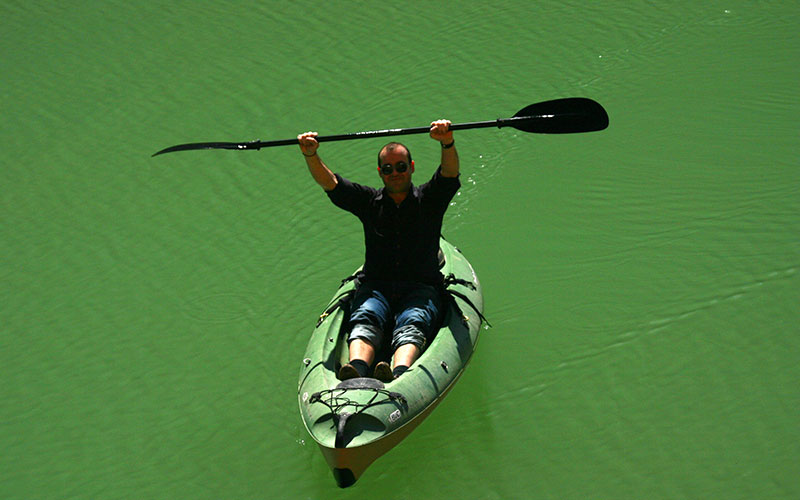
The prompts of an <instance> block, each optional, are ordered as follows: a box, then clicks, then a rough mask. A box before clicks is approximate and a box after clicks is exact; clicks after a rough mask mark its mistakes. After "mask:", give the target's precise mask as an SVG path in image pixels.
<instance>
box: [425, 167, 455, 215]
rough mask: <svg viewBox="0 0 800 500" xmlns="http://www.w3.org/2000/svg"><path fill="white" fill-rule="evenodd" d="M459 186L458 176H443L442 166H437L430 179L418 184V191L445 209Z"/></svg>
mask: <svg viewBox="0 0 800 500" xmlns="http://www.w3.org/2000/svg"><path fill="white" fill-rule="evenodd" d="M460 187H461V181H460V180H459V178H458V177H445V176H443V175H442V167H441V166H439V168H437V169H436V172H434V173H433V177H431V180H430V181H428V182H426V183H425V184H423V185H422V186H420V191H422V194H423V196H424V197H425V198H427V199H429V200H430V201H432V202H433V203H435V204H436V205H437V206H439V207H440V208H442V210H445V209H447V206H448V205H449V204H450V200H452V199H453V196H455V195H456V193H457V192H458V190H459V188H460Z"/></svg>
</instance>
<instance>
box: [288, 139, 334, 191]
mask: <svg viewBox="0 0 800 500" xmlns="http://www.w3.org/2000/svg"><path fill="white" fill-rule="evenodd" d="M297 142H298V143H299V144H300V151H301V152H302V153H303V156H304V157H305V159H306V165H307V166H308V171H309V172H310V173H311V177H313V178H314V180H315V181H317V184H319V185H320V186H322V189H324V190H325V191H333V189H334V188H336V185H337V184H338V181H337V180H336V176H335V175H333V172H331V171H330V169H329V168H328V167H327V166H326V165H325V163H323V161H322V158H320V157H319V155H318V154H317V148H319V142H318V141H317V133H316V132H306V133H304V134H300V135H298V136H297Z"/></svg>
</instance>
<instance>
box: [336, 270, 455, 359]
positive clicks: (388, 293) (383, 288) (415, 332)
mask: <svg viewBox="0 0 800 500" xmlns="http://www.w3.org/2000/svg"><path fill="white" fill-rule="evenodd" d="M441 308H442V298H441V295H440V294H439V290H438V289H437V288H436V287H434V286H431V285H425V284H422V283H392V282H383V281H368V282H365V283H362V284H361V285H360V286H359V287H358V290H357V291H356V295H355V298H354V300H353V309H352V313H351V314H350V324H351V325H352V330H351V332H350V336H349V337H348V341H350V342H352V341H353V340H355V339H361V340H364V341H367V342H369V343H370V344H372V346H373V347H374V348H375V351H376V352H377V351H380V349H381V346H382V345H383V342H384V336H385V332H386V330H387V329H388V328H391V329H392V338H391V346H392V352H394V351H395V350H397V348H398V347H400V346H402V345H404V344H414V345H416V346H417V347H419V348H420V350H422V349H424V347H425V342H426V339H427V338H428V336H429V335H430V333H431V330H432V329H433V328H434V325H435V324H436V321H437V320H438V318H439V314H440V310H441Z"/></svg>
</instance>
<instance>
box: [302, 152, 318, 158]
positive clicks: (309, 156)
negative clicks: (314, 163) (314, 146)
mask: <svg viewBox="0 0 800 500" xmlns="http://www.w3.org/2000/svg"><path fill="white" fill-rule="evenodd" d="M301 153H303V152H302V151H301ZM303 156H305V157H306V158H311V157H312V156H317V152H316V151H314V152H313V153H312V154H310V155H307V154H305V153H303Z"/></svg>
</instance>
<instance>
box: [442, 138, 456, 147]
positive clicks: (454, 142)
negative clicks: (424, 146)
mask: <svg viewBox="0 0 800 500" xmlns="http://www.w3.org/2000/svg"><path fill="white" fill-rule="evenodd" d="M441 144H442V149H450V148H452V147H453V146H455V144H456V140H455V139H453V142H451V143H450V144H445V143H441Z"/></svg>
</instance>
